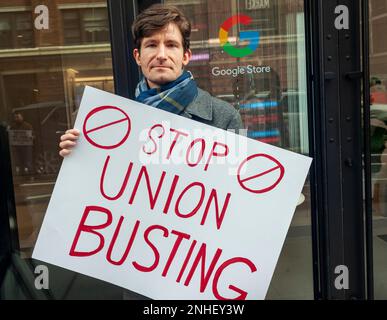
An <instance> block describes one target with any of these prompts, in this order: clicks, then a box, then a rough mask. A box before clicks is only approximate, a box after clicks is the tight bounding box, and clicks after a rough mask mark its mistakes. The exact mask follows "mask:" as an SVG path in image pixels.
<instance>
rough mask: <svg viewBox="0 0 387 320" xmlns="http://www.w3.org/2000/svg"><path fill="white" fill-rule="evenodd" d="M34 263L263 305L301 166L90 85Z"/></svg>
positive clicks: (172, 295) (304, 160)
mask: <svg viewBox="0 0 387 320" xmlns="http://www.w3.org/2000/svg"><path fill="white" fill-rule="evenodd" d="M75 127H76V128H78V129H80V130H81V136H80V139H79V142H78V145H77V147H76V148H75V149H74V150H73V153H72V154H71V155H70V156H68V157H66V158H65V159H64V161H63V164H62V167H61V170H60V173H59V176H58V179H57V182H56V185H55V188H54V192H53V195H52V197H51V200H50V203H49V206H48V209H47V213H46V216H45V218H44V222H43V225H42V228H41V230H40V234H39V237H38V241H37V243H36V246H35V249H34V252H33V258H35V259H39V260H42V261H45V262H48V263H51V264H54V265H58V266H61V267H64V268H67V269H70V270H74V271H76V272H79V273H82V274H85V275H89V276H91V277H95V278H98V279H102V280H104V281H107V282H110V283H113V284H116V285H118V286H122V287H124V288H127V289H129V290H132V291H135V292H138V293H140V294H142V295H145V296H148V297H150V298H152V299H264V298H265V295H266V292H267V290H268V287H269V284H270V281H271V278H272V275H273V272H274V269H275V266H276V263H277V260H278V257H279V255H280V251H281V248H282V245H283V243H284V240H285V237H286V234H287V231H288V228H289V225H290V222H291V220H292V216H293V213H294V211H295V208H296V205H297V202H298V199H299V197H300V193H301V190H302V187H303V185H304V182H305V179H306V176H307V173H308V170H309V166H310V164H311V159H310V158H308V157H305V156H302V155H299V154H296V153H292V152H289V151H286V150H283V149H280V148H276V147H273V146H270V145H267V144H264V143H260V142H257V141H255V140H252V139H248V138H246V137H245V136H243V135H236V134H234V133H232V132H226V131H224V130H220V129H216V128H213V127H210V126H207V125H203V124H201V123H198V122H196V121H192V120H190V119H187V118H184V117H181V116H177V115H174V114H171V113H168V112H165V111H162V110H158V109H155V108H153V107H149V106H146V105H143V104H140V103H137V102H134V101H131V100H129V99H125V98H122V97H119V96H116V95H113V94H110V93H106V92H103V91H100V90H97V89H94V88H91V87H87V88H86V89H85V92H84V96H83V99H82V103H81V107H80V110H79V112H78V116H77V120H76V124H75Z"/></svg>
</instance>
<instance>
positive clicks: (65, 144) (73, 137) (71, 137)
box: [59, 129, 80, 157]
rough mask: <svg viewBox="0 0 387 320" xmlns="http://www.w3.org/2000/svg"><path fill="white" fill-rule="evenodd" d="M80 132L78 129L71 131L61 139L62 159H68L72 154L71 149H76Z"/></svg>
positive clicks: (60, 152)
mask: <svg viewBox="0 0 387 320" xmlns="http://www.w3.org/2000/svg"><path fill="white" fill-rule="evenodd" d="M79 134H80V132H79V130H78V129H70V130H67V131H66V133H65V134H64V135H62V136H61V137H60V141H61V142H60V143H59V148H60V149H61V150H60V151H59V154H60V155H61V156H62V157H66V156H68V155H69V154H70V153H71V149H72V148H74V147H75V146H76V144H77V142H76V141H77V140H78V138H79Z"/></svg>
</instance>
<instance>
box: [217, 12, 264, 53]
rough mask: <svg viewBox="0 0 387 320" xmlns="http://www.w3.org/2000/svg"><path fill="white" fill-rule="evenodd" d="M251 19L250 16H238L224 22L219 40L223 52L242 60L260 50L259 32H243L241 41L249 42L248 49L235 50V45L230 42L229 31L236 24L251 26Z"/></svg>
mask: <svg viewBox="0 0 387 320" xmlns="http://www.w3.org/2000/svg"><path fill="white" fill-rule="evenodd" d="M250 22H251V18H250V17H249V16H245V15H241V14H237V15H235V16H232V17H230V18H228V19H227V20H226V21H225V22H223V24H222V26H221V27H220V29H219V40H220V45H221V46H222V47H223V50H224V51H226V52H227V53H228V54H229V55H231V56H233V57H235V58H242V57H245V56H248V55H249V54H252V53H253V52H254V51H255V50H257V48H258V44H259V32H258V31H241V33H240V40H241V41H243V40H245V41H249V44H248V45H247V47H244V48H235V47H234V46H233V45H231V44H230V42H228V31H229V30H230V29H231V28H232V27H233V26H234V25H236V24H240V23H241V24H243V25H249V24H250Z"/></svg>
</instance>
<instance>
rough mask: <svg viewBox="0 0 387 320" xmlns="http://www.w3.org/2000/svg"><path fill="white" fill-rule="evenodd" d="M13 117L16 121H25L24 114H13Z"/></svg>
mask: <svg viewBox="0 0 387 320" xmlns="http://www.w3.org/2000/svg"><path fill="white" fill-rule="evenodd" d="M13 119H14V120H15V122H16V123H22V122H23V120H24V119H23V116H22V115H21V114H20V113H15V114H14V116H13Z"/></svg>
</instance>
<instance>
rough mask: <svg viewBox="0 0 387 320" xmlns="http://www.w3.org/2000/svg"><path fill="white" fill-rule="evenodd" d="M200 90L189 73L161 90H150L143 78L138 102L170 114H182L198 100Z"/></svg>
mask: <svg viewBox="0 0 387 320" xmlns="http://www.w3.org/2000/svg"><path fill="white" fill-rule="evenodd" d="M197 94H198V88H197V85H196V82H195V80H194V78H193V76H192V74H191V72H189V71H184V72H183V74H182V75H181V76H180V77H179V78H177V79H176V80H175V81H172V82H169V83H167V84H165V85H163V86H161V87H160V88H153V89H149V87H148V84H147V82H146V80H145V79H144V78H143V79H142V80H141V81H140V82H139V83H138V85H137V88H136V93H135V95H136V101H138V102H141V103H144V104H147V105H149V106H152V107H155V108H158V109H162V110H165V111H168V112H172V113H176V114H181V113H183V112H184V110H185V108H186V107H187V106H188V105H189V104H190V103H191V102H192V101H193V100H194V99H195V98H196V96H197Z"/></svg>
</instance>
